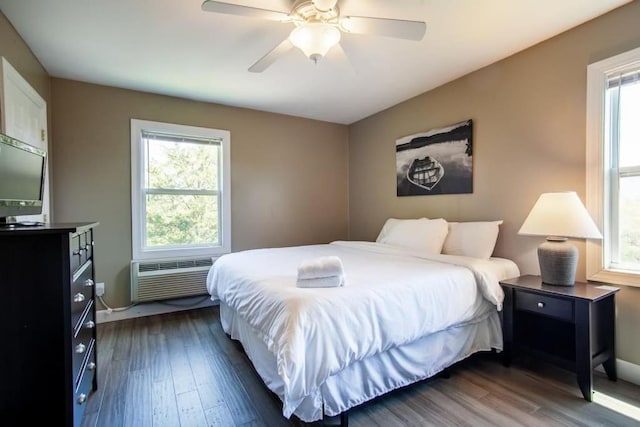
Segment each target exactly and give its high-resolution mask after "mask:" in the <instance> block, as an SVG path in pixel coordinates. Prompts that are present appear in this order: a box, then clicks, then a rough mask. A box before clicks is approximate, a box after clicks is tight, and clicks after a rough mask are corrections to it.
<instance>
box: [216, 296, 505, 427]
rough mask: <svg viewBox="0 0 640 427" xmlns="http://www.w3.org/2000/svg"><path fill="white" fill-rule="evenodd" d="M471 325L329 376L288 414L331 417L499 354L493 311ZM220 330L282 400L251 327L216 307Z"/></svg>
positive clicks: (271, 363)
mask: <svg viewBox="0 0 640 427" xmlns="http://www.w3.org/2000/svg"><path fill="white" fill-rule="evenodd" d="M487 306H488V310H487V311H486V312H485V313H484V314H483V315H481V316H478V317H476V318H475V319H474V320H473V321H471V322H467V323H464V324H460V325H456V326H455V327H451V328H449V329H446V330H444V331H440V332H437V333H434V334H431V335H429V336H425V337H422V338H420V339H418V340H416V341H413V342H411V343H408V344H405V345H403V346H400V347H394V348H391V349H389V350H387V351H386V352H384V353H380V354H377V355H374V356H371V357H368V358H366V359H363V360H360V361H358V362H356V363H353V364H351V365H350V366H348V367H347V368H345V369H343V370H342V371H340V372H337V373H336V374H334V375H332V376H330V377H329V378H328V379H327V380H326V381H325V382H324V383H323V384H322V385H321V386H320V388H319V389H317V390H315V391H314V392H313V393H311V394H310V395H308V396H307V397H306V398H305V399H304V400H303V401H302V403H301V404H300V405H299V406H298V407H297V408H296V410H295V411H294V414H295V415H296V416H297V417H298V418H300V419H301V420H303V421H306V422H312V421H316V420H320V419H322V418H323V416H324V415H326V416H335V415H338V414H340V413H342V412H344V411H346V410H348V409H350V408H352V407H354V406H357V405H359V404H361V403H364V402H366V401H368V400H371V399H373V398H375V397H377V396H380V395H383V394H385V393H387V392H389V391H391V390H394V389H397V388H399V387H403V386H406V385H409V384H412V383H414V382H416V381H420V380H423V379H425V378H429V377H432V376H433V375H435V374H437V373H439V372H441V371H442V370H443V369H445V368H447V367H449V366H451V365H453V364H454V363H456V362H459V361H461V360H463V359H465V358H467V357H469V356H470V355H472V354H473V353H476V352H479V351H489V350H492V349H495V350H498V351H502V328H501V325H500V317H499V313H498V312H497V311H496V310H495V307H492V306H489V305H487ZM220 320H221V322H222V327H223V329H224V331H225V332H226V333H227V334H229V335H230V336H231V338H233V339H235V340H238V341H240V342H241V343H242V345H243V347H244V349H245V352H246V354H247V356H248V357H249V359H251V361H252V363H253V365H254V367H255V369H256V371H257V372H258V374H259V375H260V377H262V380H263V381H264V383H265V384H266V386H267V387H268V388H269V389H270V390H271V391H272V392H274V393H275V394H276V395H278V396H279V397H280V399H283V392H284V383H283V382H282V380H281V379H280V377H279V376H278V371H277V366H276V358H275V356H274V354H273V353H271V352H270V351H269V350H268V349H267V347H266V345H265V344H264V343H263V342H262V341H261V340H260V339H258V338H257V337H256V336H255V334H254V332H253V329H252V327H251V326H250V325H249V324H248V323H247V322H245V321H244V320H243V319H242V318H241V317H240V316H237V315H236V313H235V311H233V310H232V309H230V308H229V307H228V306H227V305H225V304H224V303H220Z"/></svg>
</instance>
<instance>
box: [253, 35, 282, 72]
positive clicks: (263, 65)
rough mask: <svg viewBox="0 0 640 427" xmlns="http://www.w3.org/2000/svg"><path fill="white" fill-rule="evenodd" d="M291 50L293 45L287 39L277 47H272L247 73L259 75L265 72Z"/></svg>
mask: <svg viewBox="0 0 640 427" xmlns="http://www.w3.org/2000/svg"><path fill="white" fill-rule="evenodd" d="M292 48H293V44H291V42H290V41H289V38H286V39H284V40H283V41H282V42H281V43H280V44H279V45H278V46H276V47H274V48H273V49H271V50H270V51H269V53H267V54H266V55H265V56H263V57H262V58H260V59H258V61H256V63H255V64H253V65H252V66H251V67H249V71H250V72H252V73H261V72H263V71H264V70H266V69H267V68H268V67H269V66H270V65H271V64H273V63H274V62H276V60H277V59H278V58H280V57H281V56H282V55H284V54H285V53H287V52H289V51H290V50H291V49H292Z"/></svg>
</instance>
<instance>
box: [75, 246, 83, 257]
mask: <svg viewBox="0 0 640 427" xmlns="http://www.w3.org/2000/svg"><path fill="white" fill-rule="evenodd" d="M83 252H84V249H82V248H80V249H78V250H77V251H75V252H74V253H73V254H74V255H79V256H82V253H83Z"/></svg>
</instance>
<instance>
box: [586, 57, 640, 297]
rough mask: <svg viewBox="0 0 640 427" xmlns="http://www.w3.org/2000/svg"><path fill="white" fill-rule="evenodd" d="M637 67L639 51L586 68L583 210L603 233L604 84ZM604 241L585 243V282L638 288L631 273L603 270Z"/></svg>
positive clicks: (605, 182) (639, 281) (605, 221)
mask: <svg viewBox="0 0 640 427" xmlns="http://www.w3.org/2000/svg"><path fill="white" fill-rule="evenodd" d="M638 65H640V48H637V49H633V50H630V51H628V52H624V53H621V54H619V55H616V56H613V57H611V58H607V59H604V60H602V61H599V62H595V63H593V64H590V65H589V66H588V67H587V149H586V151H587V152H586V154H587V162H586V173H587V177H586V178H587V209H588V210H589V212H590V213H591V216H592V217H593V219H594V221H595V222H596V225H597V226H598V228H600V230H604V232H603V235H605V237H606V234H607V233H606V229H607V228H606V227H610V221H609V209H605V206H608V205H609V204H610V203H611V201H610V200H607V197H609V196H610V195H609V193H608V192H607V191H606V190H607V188H610V182H609V176H608V174H607V169H606V168H605V165H607V164H608V163H609V161H608V155H609V154H608V153H607V152H606V151H605V149H604V148H605V146H604V145H605V144H604V137H605V113H606V110H605V101H606V98H605V97H606V88H607V81H608V79H609V76H610V75H611V74H614V73H617V72H621V71H622V70H624V69H627V68H630V67H636V66H638ZM606 244H607V242H605V241H604V240H602V241H596V240H587V258H586V261H587V279H589V280H596V281H602V282H608V283H614V284H619V285H628V286H638V287H640V274H639V273H636V272H632V271H625V270H614V269H608V268H606V267H605V250H606V247H605V245H606Z"/></svg>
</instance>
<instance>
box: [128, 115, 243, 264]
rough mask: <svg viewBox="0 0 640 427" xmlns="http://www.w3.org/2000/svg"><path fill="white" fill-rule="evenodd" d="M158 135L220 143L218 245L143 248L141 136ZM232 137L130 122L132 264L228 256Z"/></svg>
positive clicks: (198, 129)
mask: <svg viewBox="0 0 640 427" xmlns="http://www.w3.org/2000/svg"><path fill="white" fill-rule="evenodd" d="M143 131H147V132H157V133H167V134H174V135H182V136H190V137H194V138H210V139H216V140H220V141H221V143H220V146H221V151H222V155H221V163H220V164H221V166H222V173H221V174H220V180H221V182H220V183H219V188H220V191H221V193H222V194H221V195H220V197H219V200H220V202H221V205H222V206H220V207H219V213H220V217H221V218H220V220H221V223H220V225H219V227H220V230H219V231H220V236H219V237H220V245H217V246H216V245H201V246H197V245H193V246H189V247H188V248H157V249H155V248H154V249H149V248H145V247H144V241H145V233H146V227H145V205H146V203H145V193H144V191H143V188H142V187H143V185H144V182H145V180H144V170H145V167H144V164H143V162H144V158H145V157H144V143H143V138H142V132H143ZM230 147H231V133H230V132H229V131H226V130H220V129H209V128H204V127H196V126H186V125H179V124H173V123H163V122H154V121H149V120H139V119H131V241H132V252H133V260H134V261H137V260H150V259H180V258H192V257H200V256H212V257H213V256H219V255H222V254H225V253H229V252H231V170H230V169H231V168H230V166H231V155H230V151H231V149H230Z"/></svg>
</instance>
